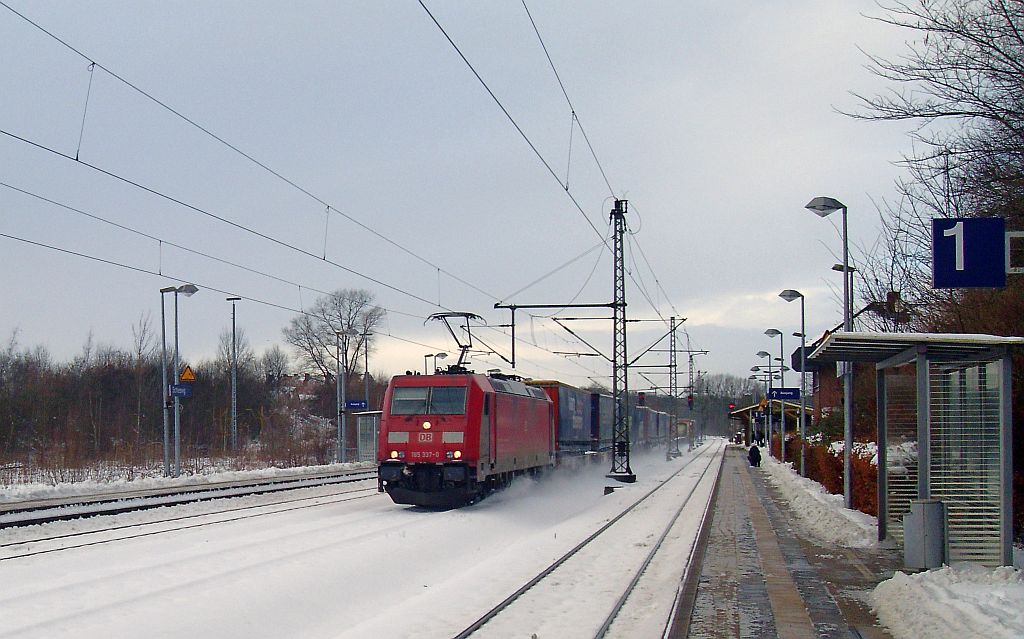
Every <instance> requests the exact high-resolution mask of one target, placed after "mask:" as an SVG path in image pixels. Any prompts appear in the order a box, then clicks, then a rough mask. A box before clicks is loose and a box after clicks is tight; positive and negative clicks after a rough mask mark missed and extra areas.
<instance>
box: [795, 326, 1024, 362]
mask: <svg viewBox="0 0 1024 639" xmlns="http://www.w3.org/2000/svg"><path fill="white" fill-rule="evenodd" d="M1020 345H1024V337H1000V336H997V335H975V334H969V333H863V332H843V331H837V332H835V333H832V334H831V335H829V336H828V337H826V338H825V340H824V341H823V342H822V343H821V344H820V345H819V346H818V347H817V348H816V349H814V352H812V353H811V354H810V355H808V356H807V358H808V359H810V360H813V361H815V362H820V363H827V362H875V363H877V362H881V361H884V360H887V359H889V358H892V357H896V356H897V355H900V354H902V353H905V352H907V351H909V350H910V349H912V348H916V347H918V346H924V347H926V348H927V351H928V354H929V355H930V356H932V357H936V356H937V357H939V358H941V359H944V360H950V361H956V360H959V361H970V360H977V359H979V358H981V359H993V358H994V356H993V352H994V351H995V350H996V349H1001V348H1004V347H1007V346H1020Z"/></svg>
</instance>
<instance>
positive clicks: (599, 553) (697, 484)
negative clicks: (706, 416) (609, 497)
mask: <svg viewBox="0 0 1024 639" xmlns="http://www.w3.org/2000/svg"><path fill="white" fill-rule="evenodd" d="M712 450H713V449H712V447H707V448H705V449H703V450H701V451H700V452H699V453H698V454H697V455H695V456H694V457H693V458H691V459H690V460H688V461H687V462H686V463H685V464H684V465H683V466H682V467H681V468H680V469H679V470H677V471H676V472H675V473H673V474H672V475H671V476H670V477H669V478H668V479H666V480H665V481H664V482H662V483H660V484H659V485H658V486H656V487H654V488H652V489H651V490H650V491H648V492H647V493H645V494H644V495H643V496H641V497H640V498H639V499H638V500H636V501H635V502H633V504H631V505H630V506H629V507H627V508H626V509H625V510H623V511H622V512H621V513H619V514H618V515H617V516H615V517H613V518H611V519H610V520H609V521H608V522H607V523H606V524H605V525H603V526H602V527H600V528H599V529H598V530H597V531H595V532H594V533H593V534H591V535H590V536H589V537H587V538H586V539H584V540H583V541H581V542H580V543H579V544H577V545H576V546H575V547H573V548H572V549H571V550H569V551H568V552H566V553H565V554H564V555H562V556H561V557H559V558H558V559H557V560H555V561H554V562H552V563H551V564H550V565H549V566H548V567H547V568H545V569H544V570H542V571H541V572H540V573H539V574H538V575H537V576H536V577H534V578H533V579H531V580H530V581H529V582H527V583H526V584H525V585H523V586H522V587H521V588H519V589H518V590H516V591H515V592H514V593H512V594H511V595H510V596H509V597H507V598H506V599H505V600H503V601H502V602H501V603H499V604H498V605H496V606H495V607H493V608H492V609H490V610H489V611H487V612H486V613H484V614H483V615H482V616H481V617H480V618H479V619H477V620H476V621H474V622H473V623H472V624H470V625H469V626H467V627H466V628H465V629H464V630H462V631H461V632H459V633H458V634H456V635H455V638H456V639H465V638H468V637H476V636H507V632H508V631H510V630H511V629H515V630H516V631H518V632H519V633H520V634H522V633H523V632H524V631H525V632H526V633H527V634H526V636H529V632H530V631H528V630H526V629H525V628H523V627H522V623H521V620H523V619H530V618H536V617H537V616H540V617H542V616H543V614H544V613H543V612H541V611H542V610H543V606H544V605H545V604H544V602H543V600H544V598H545V597H544V596H543V595H537V596H535V597H533V601H528V600H529V599H530V598H531V593H534V592H537V591H538V590H540V589H542V588H545V587H550V588H552V589H555V590H557V589H559V588H566V587H568V588H573V587H575V586H577V585H579V584H578V581H579V579H580V576H581V575H591V574H593V572H594V570H595V568H594V566H597V565H598V563H597V562H598V561H599V559H596V558H600V557H604V558H605V560H607V557H608V556H616V555H618V554H624V553H619V551H621V550H622V547H623V546H625V545H627V544H629V542H630V541H631V540H629V539H627V538H626V535H625V534H622V535H616V532H621V531H623V530H624V529H625V528H627V527H628V523H629V520H630V519H631V518H635V517H650V515H651V513H650V512H649V511H644V510H643V506H645V505H649V504H650V502H651V501H653V500H654V498H655V497H656V496H657V495H658V494H659V491H662V490H665V489H666V488H667V487H668V486H670V485H671V484H672V481H673V480H674V479H677V478H679V477H680V476H681V475H682V474H683V473H684V471H686V470H688V469H691V470H692V469H693V468H696V469H697V470H698V471H699V473H698V475H697V478H696V480H695V481H694V482H693V485H692V486H691V487H689V489H687V490H686V491H685V495H684V496H683V498H682V500H681V503H679V505H678V508H676V509H675V510H674V512H673V513H672V514H671V515H670V516H669V517H668V518H667V520H666V521H665V523H664V525H663V527H662V531H661V533H660V536H659V537H658V538H657V539H656V540H654V541H653V542H647V541H644V542H638V541H633V545H634V546H641V545H642V546H647V547H649V550H648V551H647V552H646V554H644V555H643V556H642V557H641V556H638V555H637V553H632V557H631V561H632V562H633V563H631V564H630V568H629V573H630V575H631V578H630V579H628V582H627V583H625V584H624V585H623V586H621V590H620V592H619V594H618V597H617V598H616V599H615V600H614V602H611V604H610V605H608V606H607V607H604V608H602V606H605V604H603V603H598V602H597V601H593V602H590V603H588V604H587V605H583V606H578V608H580V610H579V614H580V615H581V621H580V623H579V624H576V626H575V627H576V628H577V629H579V630H580V631H581V634H580V635H578V636H590V635H589V631H586V634H585V633H584V631H583V628H587V627H591V628H592V627H594V626H595V625H596V626H597V627H596V629H595V631H594V633H593V635H592V636H594V637H595V638H601V637H606V636H609V632H610V631H611V630H612V627H613V625H614V624H615V622H616V619H617V618H618V617H619V615H620V613H622V611H623V609H624V607H625V606H626V605H627V602H628V601H629V598H630V596H631V595H632V594H633V593H634V592H636V590H637V587H638V585H639V584H640V583H641V581H642V578H643V576H644V574H645V572H646V571H647V570H648V568H649V567H650V566H651V564H652V562H653V561H654V559H655V558H656V557H657V556H658V554H659V551H661V550H662V548H663V546H664V544H665V541H666V539H667V538H668V537H669V536H670V533H671V532H672V531H673V529H674V528H675V527H676V525H677V524H678V523H679V522H680V518H681V517H682V515H683V514H684V512H685V513H691V514H692V513H693V512H694V508H699V510H698V511H697V514H698V516H699V518H700V519H701V520H704V519H705V518H706V517H705V515H706V511H707V509H708V507H709V505H710V503H711V500H710V498H708V501H707V503H699V500H698V502H693V497H694V495H695V494H698V492H699V493H700V494H702V495H703V494H704V491H703V489H702V490H701V491H698V488H702V487H705V488H706V485H705V484H704V482H703V480H704V479H705V477H706V476H707V474H708V473H709V472H712V469H713V468H716V469H717V466H716V461H719V460H720V456H716V455H715V454H713V453H712V454H707V453H709V452H710V451H712ZM694 465H696V466H694ZM646 527H647V528H650V526H649V524H647V526H646ZM590 562H593V563H590ZM598 571H599V569H598ZM574 577H575V578H574ZM684 580H685V577H684ZM619 583H621V581H620V582H619ZM609 588H610V586H609ZM605 590H606V591H607V590H608V588H606V589H605ZM602 596H603V597H604V599H605V600H607V599H608V598H610V595H607V594H605V595H602ZM554 599H558V597H554ZM517 607H518V608H519V610H516V608H517ZM677 607H678V596H677V606H676V607H673V610H672V614H675V612H676V611H677ZM595 609H597V610H601V611H602V612H601V613H600V614H603V615H604V616H603V618H601V621H600V623H599V624H596V623H595V621H594V617H595V615H596V614H598V613H595ZM679 612H683V611H682V610H679ZM559 614H561V615H564V614H569V611H567V610H560V611H559ZM670 617H671V615H670ZM503 620H504V621H503ZM562 622H563V623H565V621H564V619H563V621H562ZM667 623H668V624H669V625H671V624H672V619H671V618H670V619H669V620H668V621H667ZM667 629H668V628H667V627H666V631H667ZM542 634H550V633H542V632H538V633H537V636H540V635H542ZM619 634H621V633H619ZM628 634H629V633H627V634H626V635H623V636H628Z"/></svg>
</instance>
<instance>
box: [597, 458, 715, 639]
mask: <svg viewBox="0 0 1024 639" xmlns="http://www.w3.org/2000/svg"><path fill="white" fill-rule="evenodd" d="M695 459H696V457H695ZM713 461H714V458H712V462H713ZM711 466H712V463H709V464H708V465H707V466H705V467H704V470H703V471H702V472H701V474H700V477H698V478H697V481H696V482H694V484H693V487H692V488H690V492H688V493H687V494H686V497H685V498H684V499H683V503H682V504H680V505H679V508H678V509H677V510H676V513H675V515H673V516H672V519H671V520H670V521H669V522H668V525H667V526H665V530H664V531H663V532H662V533H661V537H659V538H658V542H657V543H656V544H654V546H653V547H652V548H651V551H650V552H649V553H647V557H646V558H645V559H644V561H643V563H642V564H641V565H640V568H639V569H638V570H637V571H636V574H635V575H633V579H632V580H631V581H630V582H629V585H628V586H626V590H625V592H623V593H622V596H621V597H619V599H618V601H616V602H615V605H614V606H612V610H611V612H609V613H608V616H607V617H606V618H605V620H604V623H602V624H601V627H600V628H599V629H598V631H597V633H595V634H594V637H595V639H602V638H603V637H604V636H605V635H606V634H608V630H609V629H610V628H611V627H612V623H614V621H615V618H616V617H617V616H618V615H619V612H621V611H622V607H623V606H625V605H626V600H627V599H629V596H630V595H631V594H633V590H635V589H636V585H637V584H638V583H640V578H641V577H642V576H643V574H644V572H646V571H647V567H648V566H650V565H651V562H652V561H653V560H654V556H655V555H656V554H658V551H659V550H661V546H662V544H664V543H665V539H666V538H667V537H668V534H669V532H671V531H672V529H673V528H675V525H676V522H678V521H679V517H680V516H681V515H682V514H683V510H685V509H686V507H687V505H689V503H690V498H691V497H693V493H695V492H696V491H697V487H698V486H700V482H701V481H702V480H703V479H704V476H705V475H707V474H708V470H710V469H711ZM719 468H721V465H719ZM713 494H714V488H712V496H713ZM711 502H712V500H711V499H709V500H708V504H706V505H705V507H704V515H706V514H707V512H708V510H709V509H710V504H711ZM699 540H700V534H699V532H698V535H697V537H695V538H694V544H693V546H694V548H696V547H697V544H698V542H699ZM692 556H693V555H692V550H691V559H692Z"/></svg>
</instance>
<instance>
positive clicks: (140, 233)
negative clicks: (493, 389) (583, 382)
mask: <svg viewBox="0 0 1024 639" xmlns="http://www.w3.org/2000/svg"><path fill="white" fill-rule="evenodd" d="M0 186H2V187H4V188H8V189H11V190H12V191H16V192H18V193H21V194H23V195H26V196H28V197H32V198H35V199H37V200H40V201H42V202H46V203H48V204H52V205H53V206H56V207H58V208H62V209H64V210H66V211H69V212H72V213H77V214H79V215H84V216H85V217H88V218H90V219H93V220H96V221H97V222H102V223H103V224H109V225H110V226H113V227H115V228H119V229H121V230H123V231H127V232H128V233H132V234H134V235H138V236H140V237H144V238H146V239H149V240H153V241H154V242H157V243H158V244H159V246H160V248H161V258H160V263H161V264H163V256H162V247H163V246H165V245H166V246H171V247H173V248H176V249H178V250H181V251H185V252H187V253H191V254H192V255H197V256H199V257H203V258H206V259H208V260H212V261H214V262H218V263H220V264H224V265H226V266H231V267H233V268H237V269H240V270H243V271H246V272H248V273H252V274H253V275H259V276H260V277H265V278H268V279H272V280H274V281H276V282H280V283H281V284H287V285H289V286H295V287H298V288H300V289H306V290H309V291H313V292H314V293H319V294H321V295H331V294H332V293H330V292H329V291H324V290H321V289H318V288H316V287H313V286H309V285H306V284H300V283H298V282H294V281H292V280H289V279H285V278H283V277H279V276H277V275H274V274H273V273H267V272H265V271H261V270H259V269H256V268H252V267H250V266H245V265H244V264H239V263H237V262H233V261H231V260H227V259H224V258H221V257H217V256H216V255H212V254H210V253H206V252H204V251H199V250H196V249H193V248H189V247H187V246H185V245H183V244H179V243H177V242H172V241H171V240H168V239H165V238H161V237H158V236H156V235H151V234H149V233H146V232H144V231H140V230H138V229H135V228H132V227H130V226H127V225H125V224H121V223H119V222H114V221H113V220H108V219H107V218H104V217H102V216H99V215H96V214H95V213H90V212H88V211H85V210H82V209H78V208H75V207H73V206H71V205H70V204H66V203H64V202H58V201H57V200H53V199H50V198H48V197H46V196H43V195H39V194H38V193H33V192H31V191H27V190H25V189H22V188H19V187H17V186H14V185H11V184H8V183H6V182H2V181H0ZM158 274H163V271H162V269H161V270H160V271H158ZM381 308H383V309H384V310H386V311H387V312H389V313H395V314H397V315H405V316H407V317H412V318H416V319H426V318H425V317H423V316H422V315H416V314H414V313H406V312H405V311H399V310H395V309H391V308H384V307H381Z"/></svg>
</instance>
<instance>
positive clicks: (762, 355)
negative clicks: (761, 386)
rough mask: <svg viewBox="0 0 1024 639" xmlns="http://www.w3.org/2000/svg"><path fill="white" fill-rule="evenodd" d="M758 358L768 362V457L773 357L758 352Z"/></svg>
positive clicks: (770, 448)
mask: <svg viewBox="0 0 1024 639" xmlns="http://www.w3.org/2000/svg"><path fill="white" fill-rule="evenodd" d="M757 356H758V357H764V358H766V359H767V360H768V385H767V386H766V390H765V393H764V394H765V399H767V400H768V429H767V430H768V456H769V457H770V456H771V454H772V400H771V397H769V395H770V393H771V390H772V356H771V353H769V352H768V351H758V352H757Z"/></svg>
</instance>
